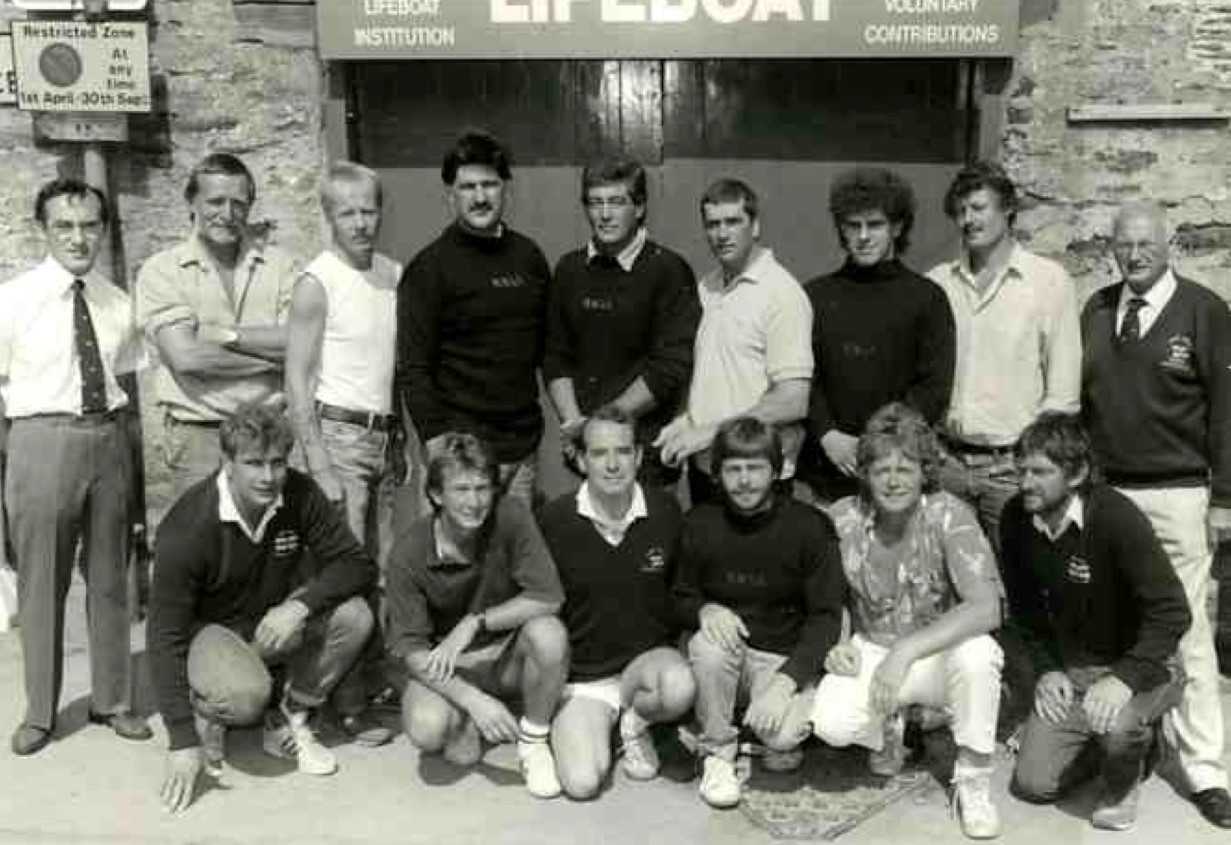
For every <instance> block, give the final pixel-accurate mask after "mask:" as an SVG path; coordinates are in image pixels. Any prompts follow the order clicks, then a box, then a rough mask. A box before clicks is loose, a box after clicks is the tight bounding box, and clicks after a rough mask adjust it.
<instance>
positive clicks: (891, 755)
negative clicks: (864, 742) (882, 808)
mask: <svg viewBox="0 0 1231 845" xmlns="http://www.w3.org/2000/svg"><path fill="white" fill-rule="evenodd" d="M884 730H885V733H884V737H885V740H884V744H883V745H882V746H881V750H880V751H869V752H868V769H869V770H870V771H871V772H872V774H874V775H879V776H880V777H885V778H891V777H893V776H895V775H897V774H898V773H899V772H901V771H902V767H903V766H905V765H906V742H905V738H906V722H905V720H904V719H903V718H902V714H901V712H897V713H894V714H893V715H892V716H889V717H888V718H886V719H885V729H884Z"/></svg>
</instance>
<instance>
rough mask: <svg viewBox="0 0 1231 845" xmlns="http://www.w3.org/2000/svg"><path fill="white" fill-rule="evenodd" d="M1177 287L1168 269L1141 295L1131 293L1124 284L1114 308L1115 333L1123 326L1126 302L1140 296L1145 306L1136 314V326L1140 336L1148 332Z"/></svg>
mask: <svg viewBox="0 0 1231 845" xmlns="http://www.w3.org/2000/svg"><path fill="white" fill-rule="evenodd" d="M1177 286H1178V283H1177V282H1176V280H1175V274H1174V273H1172V272H1171V268H1170V267H1168V268H1167V269H1166V270H1165V271H1164V272H1163V274H1162V275H1161V276H1159V277H1158V281H1156V282H1155V283H1154V284H1153V285H1151V286H1150V289H1149V290H1148V291H1146V292H1145V293H1143V294H1136V293H1133V289H1132V288H1130V287H1129V286H1128V283H1127V282H1125V283H1124V286H1123V287H1122V288H1121V289H1120V304H1119V305H1117V306H1116V333H1117V334H1119V332H1120V327H1121V326H1122V325H1123V324H1124V315H1125V314H1126V313H1128V301H1129V300H1130V299H1132V298H1133V297H1135V296H1140V297H1141V298H1142V299H1144V300H1145V301H1146V304H1145V305H1143V306H1142V307H1141V310H1140V311H1138V312H1137V325H1138V326H1139V327H1140V328H1141V334H1145V333H1146V332H1147V331H1149V329H1150V326H1152V325H1154V321H1155V320H1156V319H1157V318H1158V315H1159V314H1160V313H1162V310H1163V308H1164V307H1166V305H1167V303H1168V302H1170V301H1171V297H1172V296H1173V295H1174V294H1175V289H1176V287H1177Z"/></svg>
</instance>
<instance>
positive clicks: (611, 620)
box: [541, 405, 696, 798]
mask: <svg viewBox="0 0 1231 845" xmlns="http://www.w3.org/2000/svg"><path fill="white" fill-rule="evenodd" d="M580 441H581V442H580V443H579V444H578V448H577V454H578V460H579V463H580V465H581V469H582V471H583V472H584V473H585V478H586V480H585V482H584V483H583V484H582V485H581V489H579V490H578V491H577V493H576V494H575V495H572V494H570V495H565V496H562V497H560V498H559V499H556V500H555V501H554V502H552V503H551V504H550V505H548V506H547V508H546V509H545V510H544V511H543V515H542V518H541V523H542V527H543V535H544V537H545V538H546V539H547V544H548V546H549V547H550V548H551V553H552V556H553V557H554V558H555V561H556V566H557V567H558V568H559V571H560V580H561V582H562V583H563V585H564V608H563V610H562V612H561V616H562V617H563V618H564V623H565V625H566V627H567V628H568V632H569V645H570V653H571V667H570V675H569V681H570V683H569V684H568V686H566V687H565V688H564V703H563V705H561V707H560V712H559V713H558V714H557V716H556V720H555V722H554V724H553V725H552V740H551V741H552V747H553V749H554V750H555V753H556V762H557V764H558V765H559V767H560V780H561V782H562V784H563V786H564V790H565V792H567V793H568V795H569V796H570V797H572V798H592V797H594V796H595V795H597V794H598V791H599V789H600V788H601V787H602V784H603V781H604V780H605V779H606V777H607V773H608V772H609V771H610V769H611V729H612V727H614V726H615V725H616V724H617V722H618V724H619V731H620V739H621V742H622V744H623V749H624V763H623V767H624V773H625V774H627V775H628V776H629V777H631V778H633V779H635V780H649V779H650V778H653V777H654V776H655V775H657V774H658V751H657V750H656V749H655V747H654V742H653V740H652V738H651V736H650V732H649V727H650V725H651V724H652V723H655V722H667V721H673V720H675V719H678V718H680V717H681V716H683V715H684V714H685V713H687V712H688V711H689V710H690V709H691V708H692V702H693V697H694V696H695V694H696V686H695V684H694V683H693V678H692V672H691V671H690V670H689V668H688V662H687V661H686V660H685V659H684V657H683V655H681V654H680V652H679V651H678V650H677V649H676V648H675V647H674V643H673V641H674V639H675V634H676V624H675V614H674V612H673V610H672V605H671V579H672V577H673V576H674V574H675V561H676V555H677V548H678V546H679V539H680V529H681V527H682V524H683V517H682V516H681V514H680V507H679V505H678V504H676V502H675V499H674V498H672V496H671V495H670V494H669V493H667V492H665V491H664V490H663V489H662V488H661V487H660V486H658V485H652V486H647V487H644V488H643V487H642V486H641V485H640V484H638V483H637V473H638V469H639V467H640V465H641V460H642V454H643V453H642V450H641V447H640V446H638V445H637V437H636V421H635V420H634V418H633V417H632V416H631V415H629V414H627V413H625V412H624V411H623V410H621V409H619V408H617V407H616V406H615V405H605V406H602V407H600V408H598V410H596V411H595V412H594V413H592V414H591V415H590V416H589V417H588V418H587V419H586V421H585V422H584V423H583V424H582V428H581V432H580Z"/></svg>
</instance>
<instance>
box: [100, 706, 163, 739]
mask: <svg viewBox="0 0 1231 845" xmlns="http://www.w3.org/2000/svg"><path fill="white" fill-rule="evenodd" d="M89 720H90V722H91V723H92V724H95V725H106V726H107V727H109V728H111V730H113V731H115V733H116V736H120V737H123V738H124V739H133V740H145V739H152V738H153V736H154V732H153V731H152V730H150V726H149V725H148V724H146V722H145V719H143V718H142V717H140V716H138V715H137V714H135V713H130V712H129V711H127V710H122V711H120V712H119V713H95V712H94V711H93V710H91V711H90V715H89Z"/></svg>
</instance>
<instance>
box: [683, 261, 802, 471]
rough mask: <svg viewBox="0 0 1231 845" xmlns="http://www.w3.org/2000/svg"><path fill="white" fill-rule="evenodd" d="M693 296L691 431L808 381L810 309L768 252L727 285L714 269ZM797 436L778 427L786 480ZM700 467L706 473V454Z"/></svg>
mask: <svg viewBox="0 0 1231 845" xmlns="http://www.w3.org/2000/svg"><path fill="white" fill-rule="evenodd" d="M697 290H698V293H699V295H700V297H701V309H702V313H701V324H700V326H699V327H698V328H697V339H696V345H695V353H696V354H695V363H694V365H693V373H692V384H691V386H690V387H689V390H688V416H689V418H690V419H691V420H692V422H693V424H694V425H710V424H713V423H719V422H722V421H723V420H727V419H730V418H731V417H735V416H738V415H740V414H742V413H744V412H746V411H748V410H749V409H751V408H752V407H753V406H755V405H756V404H757V403H758V402H760V401H761V397H762V396H764V395H765V393H766V392H767V391H768V390H769V389H770V387H771V386H773V385H774V384H776V383H778V382H782V381H788V380H790V379H808V380H809V381H810V380H811V379H812V370H813V359H812V303H810V302H809V301H808V297H807V295H806V294H805V293H804V290H803V287H802V286H801V285H800V284H799V282H798V281H797V280H796V278H795V277H794V276H792V275H791V273H790V272H789V271H788V270H787V269H786V268H785V267H783V266H782V265H781V264H779V263H778V262H777V260H775V258H774V253H773V250H769V249H764V248H758V251H757V252H756V253H754V254H753V256H752V259H751V261H750V262H749V263H748V267H747V268H746V269H745V270H744V272H743V274H742V275H740V276H739V277H738V278H736V279H735V280H733V281H732V282H731V283H730V284H729V285H728V284H725V283H724V280H723V275H722V269H721V268H715V269H714V270H712V271H710V272H709V273H707V274H706V275H705V276H703V277H702V278H701V281H700V282H699V283H698V285H697ZM802 432H803V428H802V425H801V424H799V423H794V424H791V425H787V426H783V427H782V436H783V448H784V451H785V452H786V455H785V459H786V460H785V462H784V466H783V472H782V477H783V478H790V477H791V476H792V475H793V474H794V469H795V460H796V458H797V457H798V455H799V448H800V446H801V445H802V444H803V436H802ZM697 463H698V466H699V467H701V468H702V469H704V470H706V471H708V468H709V458H708V450H707V452H705V453H703V454H702V455H700V456H698V459H697Z"/></svg>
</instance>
